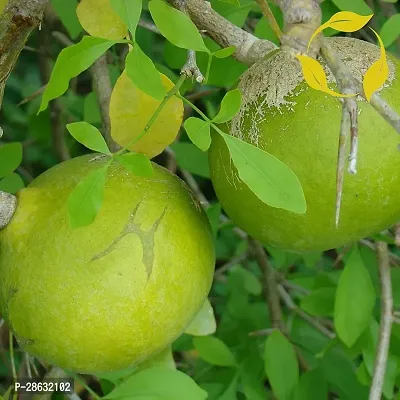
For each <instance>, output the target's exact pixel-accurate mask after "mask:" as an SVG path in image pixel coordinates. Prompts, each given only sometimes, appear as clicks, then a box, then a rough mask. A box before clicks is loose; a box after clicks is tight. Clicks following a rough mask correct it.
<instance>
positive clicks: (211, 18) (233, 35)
mask: <svg viewBox="0 0 400 400" xmlns="http://www.w3.org/2000/svg"><path fill="white" fill-rule="evenodd" d="M168 2H169V3H170V4H171V5H173V6H174V7H175V8H177V9H181V8H182V0H168ZM184 4H185V10H186V12H187V14H188V15H189V16H190V18H191V20H192V21H193V22H194V23H195V25H196V26H197V28H198V29H199V30H200V31H205V33H207V35H208V36H210V37H211V38H212V39H213V40H215V41H216V42H217V43H218V44H219V45H220V46H221V47H229V46H235V47H236V52H235V54H234V57H235V58H236V59H237V60H239V61H240V62H242V63H244V64H247V65H251V64H254V63H255V62H256V61H258V60H260V59H261V58H263V57H264V56H265V55H266V54H268V53H270V52H271V51H273V50H275V49H276V48H277V47H276V45H275V44H274V43H272V42H270V41H268V40H260V39H258V38H257V37H255V36H253V35H252V34H251V33H248V32H246V31H244V30H242V29H240V28H239V27H237V26H236V25H234V24H232V23H231V22H229V21H228V20H226V19H225V18H224V17H222V16H221V15H219V14H218V13H217V12H215V11H214V10H213V9H212V8H211V5H210V3H209V2H208V1H203V0H185V2H184Z"/></svg>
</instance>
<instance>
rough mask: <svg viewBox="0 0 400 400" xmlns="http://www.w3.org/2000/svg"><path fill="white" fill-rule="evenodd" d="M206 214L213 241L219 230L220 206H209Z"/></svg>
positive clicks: (217, 204) (216, 204)
mask: <svg viewBox="0 0 400 400" xmlns="http://www.w3.org/2000/svg"><path fill="white" fill-rule="evenodd" d="M206 214H207V217H208V221H209V222H210V225H211V230H212V232H213V237H214V240H216V238H217V233H218V229H219V219H220V216H221V204H219V203H215V204H212V205H210V207H208V208H207V209H206Z"/></svg>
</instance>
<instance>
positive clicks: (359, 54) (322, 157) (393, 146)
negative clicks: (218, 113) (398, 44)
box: [209, 38, 400, 252]
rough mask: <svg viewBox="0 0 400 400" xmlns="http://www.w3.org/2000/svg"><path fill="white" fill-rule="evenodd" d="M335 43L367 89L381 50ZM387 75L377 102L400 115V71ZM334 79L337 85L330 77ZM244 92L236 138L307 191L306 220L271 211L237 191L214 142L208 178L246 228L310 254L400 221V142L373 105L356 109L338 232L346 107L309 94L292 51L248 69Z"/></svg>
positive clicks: (224, 154)
mask: <svg viewBox="0 0 400 400" xmlns="http://www.w3.org/2000/svg"><path fill="white" fill-rule="evenodd" d="M329 42H330V45H331V46H332V47H333V49H334V51H335V52H336V53H338V54H339V55H340V56H341V58H342V59H343V60H344V62H345V63H346V64H347V66H348V67H349V68H350V70H351V71H352V72H353V73H354V74H356V75H357V76H358V77H359V79H360V80H362V78H363V75H364V74H365V72H366V70H367V69H368V67H369V66H370V65H371V64H372V63H374V62H375V61H377V60H378V59H379V56H380V50H379V48H378V47H376V46H374V45H372V44H369V43H366V42H363V41H360V40H357V39H350V38H332V39H330V40H329ZM389 69H390V76H389V79H388V81H387V84H386V85H385V87H384V89H383V90H382V91H381V93H380V94H381V96H382V97H383V98H384V99H386V100H387V101H388V103H389V104H390V105H391V106H392V107H393V108H394V109H395V110H397V112H400V63H399V62H398V61H397V60H395V59H394V58H393V57H391V58H390V61H389ZM328 72H329V71H328ZM328 78H329V80H330V81H331V82H333V80H334V79H333V76H332V74H330V73H329V74H328ZM331 87H332V85H331ZM239 89H240V90H241V91H242V95H243V102H242V107H241V111H240V112H239V114H238V115H237V116H236V117H235V118H234V120H233V121H232V125H231V127H230V132H231V134H232V135H235V136H237V137H240V138H242V139H243V140H244V141H246V142H249V143H252V144H254V145H256V146H258V147H260V148H261V149H263V150H265V151H267V152H269V153H271V154H272V155H274V156H275V157H277V158H278V159H280V160H281V161H282V162H284V163H285V164H287V165H288V166H289V167H290V168H291V169H292V170H293V171H294V172H295V174H296V175H297V177H298V178H299V180H300V182H301V184H302V187H303V190H304V193H305V198H306V201H307V207H308V208H307V212H306V213H305V214H303V215H299V214H294V213H292V212H289V211H285V210H283V209H277V208H273V207H270V206H268V205H266V204H264V203H263V202H262V201H261V200H260V199H259V198H258V197H257V196H256V195H255V194H254V193H253V192H252V191H251V190H250V189H249V188H248V187H247V186H246V185H245V184H243V182H241V181H240V179H239V178H238V173H237V170H236V168H235V166H234V165H233V163H232V161H231V160H230V159H229V153H228V149H227V147H226V145H225V142H224V140H223V139H222V138H221V137H220V135H218V134H214V135H213V141H212V145H211V148H210V152H209V160H210V169H211V178H212V181H213V185H214V188H215V191H216V193H217V196H218V199H219V200H220V202H221V204H222V206H223V207H224V209H225V211H226V213H227V214H228V216H229V217H230V218H231V219H232V220H233V221H234V222H235V223H236V224H237V225H238V226H239V227H241V228H242V229H244V230H245V231H246V232H248V233H249V234H250V235H252V236H253V237H254V238H256V239H259V240H260V241H262V242H264V243H265V244H269V245H272V246H276V247H279V248H282V249H284V250H288V251H294V252H306V251H320V250H327V249H331V248H336V247H340V246H342V245H345V244H347V243H350V242H352V241H355V240H358V239H361V238H363V237H366V236H369V235H372V234H375V233H377V232H379V231H381V230H383V229H386V228H388V227H389V226H391V225H392V224H394V223H396V222H397V221H398V220H400V189H399V188H400V152H399V150H398V144H399V136H398V134H397V133H396V132H395V130H394V129H393V128H392V127H391V126H390V125H389V124H388V123H387V122H386V121H385V120H384V119H383V118H382V117H381V116H380V115H379V114H378V113H377V112H375V110H374V109H373V108H372V106H371V105H370V104H368V103H367V102H365V101H358V105H359V152H358V168H357V170H358V173H357V174H356V175H350V174H349V173H347V172H345V179H344V188H343V198H342V208H341V214H340V221H339V225H338V227H336V224H335V200H336V165H337V155H338V143H339V132H340V122H341V113H342V105H341V103H340V102H339V101H338V99H337V98H334V97H331V96H330V95H327V94H325V93H323V92H320V91H316V90H314V89H311V88H310V87H309V86H308V85H307V84H306V83H305V82H304V79H303V75H302V71H301V67H300V64H299V62H298V61H297V60H296V59H295V58H294V56H293V55H292V54H290V53H288V52H285V51H280V52H278V53H276V54H274V55H273V56H271V57H270V58H268V59H265V60H262V61H261V62H259V63H257V64H255V65H254V66H253V67H251V68H250V69H249V70H248V71H247V72H246V73H245V74H244V75H243V77H242V79H241V82H240V85H239ZM335 90H336V91H337V92H338V91H339V90H338V89H335ZM349 142H350V139H348V143H347V144H348V145H349ZM348 151H349V146H348Z"/></svg>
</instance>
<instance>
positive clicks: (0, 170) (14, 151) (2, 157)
mask: <svg viewBox="0 0 400 400" xmlns="http://www.w3.org/2000/svg"><path fill="white" fill-rule="evenodd" d="M21 161H22V145H21V143H19V142H14V143H7V144H4V145H3V146H1V147H0V178H2V177H4V176H7V175H9V174H11V173H12V172H13V171H14V170H15V169H16V168H17V167H18V166H19V164H21Z"/></svg>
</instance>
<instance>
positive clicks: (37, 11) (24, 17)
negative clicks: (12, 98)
mask: <svg viewBox="0 0 400 400" xmlns="http://www.w3.org/2000/svg"><path fill="white" fill-rule="evenodd" d="M48 2H49V0H9V1H8V4H7V6H6V8H5V9H4V12H3V14H2V15H1V18H0V107H1V103H2V100H3V91H4V85H5V82H6V80H7V78H8V76H9V75H10V73H11V71H12V70H13V68H14V65H15V63H16V61H17V59H18V56H19V54H20V53H21V51H22V49H23V48H24V46H25V43H26V41H27V40H28V37H29V35H30V34H31V32H32V31H33V30H34V29H35V28H36V27H37V26H38V25H39V23H40V21H41V20H42V18H43V12H44V9H45V6H46V5H47V3H48Z"/></svg>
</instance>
